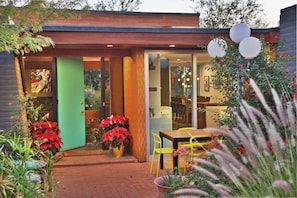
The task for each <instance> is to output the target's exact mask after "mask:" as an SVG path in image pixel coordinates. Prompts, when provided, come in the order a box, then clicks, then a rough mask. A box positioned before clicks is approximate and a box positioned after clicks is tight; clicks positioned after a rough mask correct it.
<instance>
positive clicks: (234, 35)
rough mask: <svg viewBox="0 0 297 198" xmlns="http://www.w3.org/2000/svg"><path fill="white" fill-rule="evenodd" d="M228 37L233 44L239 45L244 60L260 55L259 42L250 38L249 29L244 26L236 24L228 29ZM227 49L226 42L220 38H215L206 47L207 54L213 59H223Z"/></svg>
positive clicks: (260, 45) (254, 38)
mask: <svg viewBox="0 0 297 198" xmlns="http://www.w3.org/2000/svg"><path fill="white" fill-rule="evenodd" d="M229 35H230V38H231V40H232V41H233V42H234V43H239V46H238V50H239V53H240V54H241V55H242V56H243V57H244V58H246V59H252V58H255V57H256V56H258V54H259V53H260V51H261V47H262V44H261V41H260V40H259V39H258V38H256V37H252V36H250V35H251V29H250V28H249V27H248V26H247V25H246V24H244V23H238V24H236V25H234V26H233V27H232V28H231V29H230V31H229ZM227 48H228V46H227V43H226V41H225V40H224V39H221V38H215V39H213V40H211V41H210V42H209V43H208V45H207V51H208V54H209V55H210V56H211V57H213V58H216V57H219V58H220V57H224V56H225V55H226V50H227Z"/></svg>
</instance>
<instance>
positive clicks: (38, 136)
mask: <svg viewBox="0 0 297 198" xmlns="http://www.w3.org/2000/svg"><path fill="white" fill-rule="evenodd" d="M59 133H60V129H59V127H58V124H57V123H56V122H50V121H45V122H34V123H32V124H31V125H30V135H31V137H32V140H33V143H34V144H33V146H39V147H40V148H41V149H42V150H43V151H50V152H51V153H53V154H56V153H57V152H58V151H59V150H60V148H61V144H63V142H62V139H61V137H60V134H59Z"/></svg>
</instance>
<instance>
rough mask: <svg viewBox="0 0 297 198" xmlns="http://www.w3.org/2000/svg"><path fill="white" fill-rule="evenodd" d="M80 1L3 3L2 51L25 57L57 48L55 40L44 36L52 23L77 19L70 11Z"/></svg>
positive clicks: (0, 20)
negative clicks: (53, 21) (48, 24)
mask: <svg viewBox="0 0 297 198" xmlns="http://www.w3.org/2000/svg"><path fill="white" fill-rule="evenodd" d="M79 6H80V0H66V1H64V0H58V1H46V0H30V1H26V0H2V1H0V51H12V52H14V53H15V54H21V55H24V54H26V53H29V52H40V51H42V48H43V47H45V46H54V42H53V41H52V39H51V38H49V37H45V36H42V35H40V34H39V33H40V32H42V26H43V25H45V24H46V23H47V22H48V21H49V20H53V19H57V18H62V17H63V18H65V17H70V16H73V13H71V12H69V9H74V8H77V7H79Z"/></svg>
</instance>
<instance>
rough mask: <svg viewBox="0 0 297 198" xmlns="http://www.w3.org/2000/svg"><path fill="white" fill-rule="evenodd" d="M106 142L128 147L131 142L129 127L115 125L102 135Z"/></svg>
mask: <svg viewBox="0 0 297 198" xmlns="http://www.w3.org/2000/svg"><path fill="white" fill-rule="evenodd" d="M102 138H103V140H104V142H105V143H106V144H107V145H110V146H111V147H120V146H121V145H123V146H125V147H127V146H128V145H129V143H130V135H129V132H128V129H126V128H124V127H119V126H117V127H115V128H113V129H111V130H109V131H107V132H105V133H104V134H103V135H102Z"/></svg>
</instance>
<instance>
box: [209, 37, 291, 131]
mask: <svg viewBox="0 0 297 198" xmlns="http://www.w3.org/2000/svg"><path fill="white" fill-rule="evenodd" d="M226 40H227V39H226ZM262 47H263V49H262V50H261V52H260V54H259V55H258V56H257V57H256V58H254V59H253V60H246V59H244V57H242V56H241V55H240V53H239V51H238V45H237V44H235V43H233V42H232V41H229V42H228V49H227V51H226V52H227V53H226V55H225V56H224V57H223V58H220V59H216V60H215V62H214V65H213V66H212V67H210V68H209V69H210V70H212V71H213V72H214V73H215V75H214V76H215V79H216V80H215V81H214V82H213V83H214V85H216V86H217V87H219V89H218V91H219V92H220V93H221V94H222V95H223V99H222V103H224V104H226V105H227V107H228V108H227V111H226V115H228V116H225V117H222V118H220V120H218V122H219V123H220V124H221V125H225V124H227V125H228V126H232V122H233V121H234V115H233V112H235V110H236V108H237V107H238V106H239V103H240V101H241V99H244V100H246V101H247V102H248V103H249V104H251V105H253V106H254V107H256V108H260V110H263V106H261V105H260V101H259V98H258V97H256V96H255V93H254V91H253V90H252V88H251V87H250V86H249V79H253V80H255V81H256V83H257V85H258V86H259V88H260V89H261V91H262V92H263V94H264V95H265V97H266V99H267V102H268V103H269V104H270V105H272V106H273V99H272V97H271V92H270V89H271V88H274V89H276V90H278V91H281V92H280V93H279V94H280V96H281V100H282V101H287V100H290V99H292V95H293V92H294V90H293V87H292V84H293V81H292V79H290V78H289V75H288V74H287V71H286V70H285V69H286V63H287V61H288V60H289V58H290V57H289V56H288V55H287V54H286V53H283V52H281V47H279V48H278V49H274V48H273V47H272V46H271V45H270V44H268V43H265V42H264V41H262ZM238 86H239V87H240V89H238ZM239 90H240V92H238V91H239ZM233 124H234V123H233Z"/></svg>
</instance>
